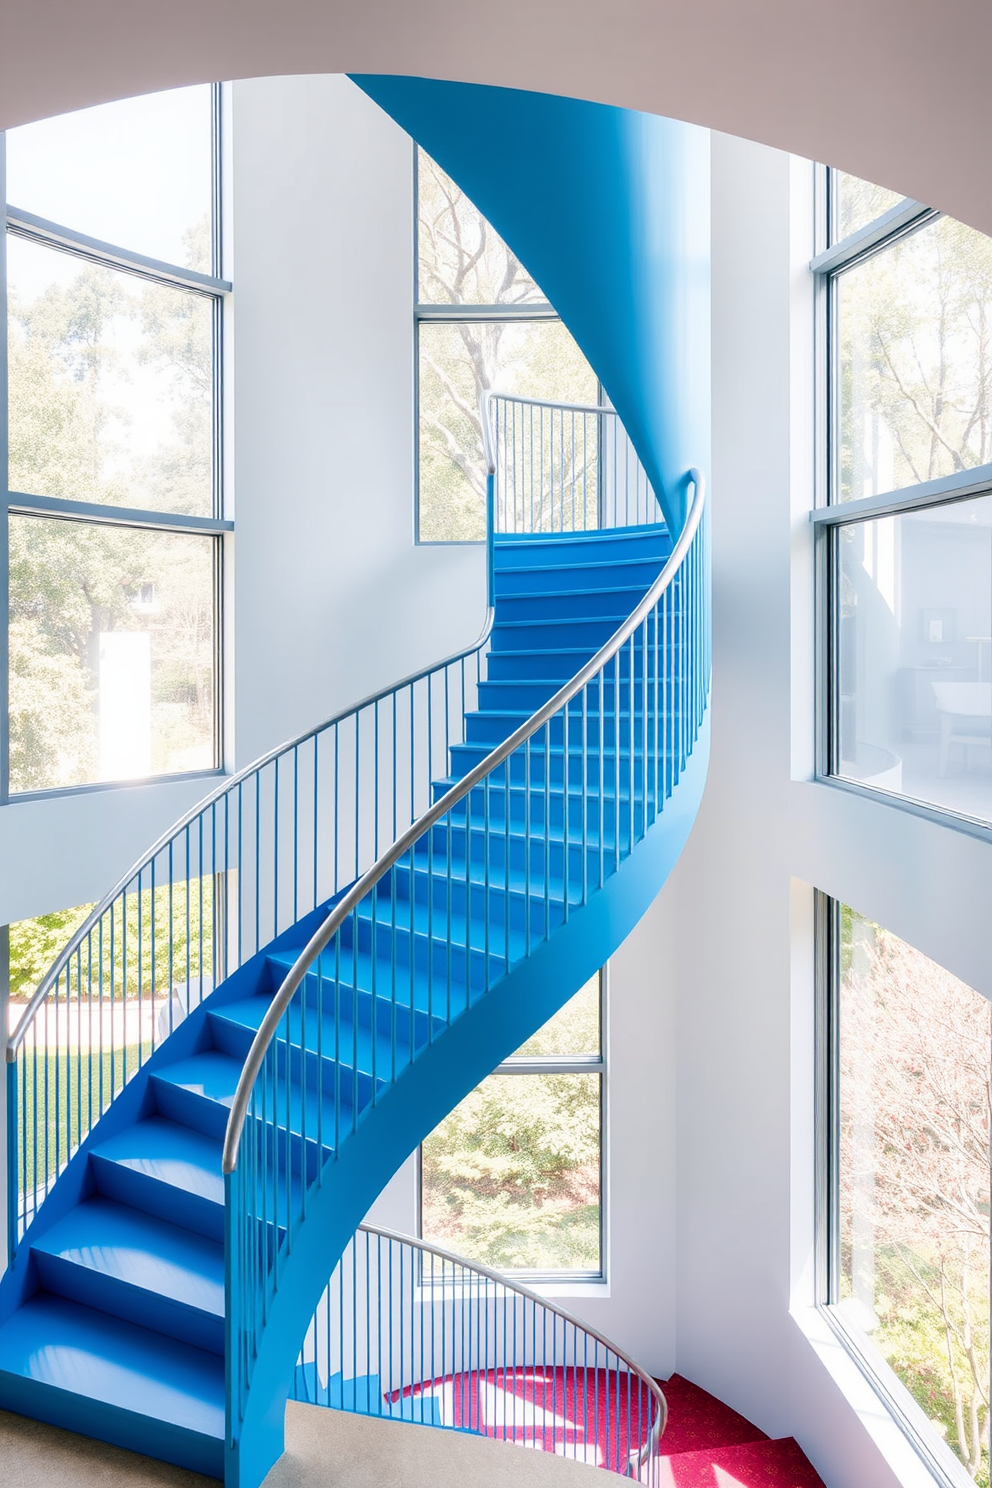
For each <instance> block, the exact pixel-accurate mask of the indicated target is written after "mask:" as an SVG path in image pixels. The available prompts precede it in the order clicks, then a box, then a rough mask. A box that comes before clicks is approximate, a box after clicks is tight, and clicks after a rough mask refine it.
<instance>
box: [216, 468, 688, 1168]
mask: <svg viewBox="0 0 992 1488" xmlns="http://www.w3.org/2000/svg"><path fill="white" fill-rule="evenodd" d="M687 479H688V480H689V481H690V482H691V483H692V485H693V487H694V492H695V494H694V496H693V500H692V505H691V506H690V508H689V512H688V515H687V516H686V520H685V524H684V526H683V528H682V531H681V533H680V534H679V537H678V541H677V542H676V544H675V546H674V548H673V549H672V552H671V556H670V557H669V559H668V561H667V563H666V564H665V566H664V568H663V569H662V570H661V573H660V574H659V575H658V577H657V579H655V581H654V583H653V584H652V585H651V587H650V589H649V590H648V591H647V593H646V594H645V596H644V598H643V599H642V600H641V601H640V603H639V604H638V605H637V606H636V608H635V609H634V610H632V611H631V613H630V615H629V616H628V617H627V619H626V620H625V621H624V622H623V624H622V625H620V626H619V628H618V629H617V630H616V631H615V632H614V634H613V635H612V636H611V638H610V639H609V640H608V641H607V642H606V643H605V644H604V645H603V646H601V647H600V649H599V650H598V651H597V652H596V654H595V656H593V657H592V659H591V660H590V661H587V662H586V664H585V665H584V666H583V667H582V668H581V670H579V671H578V672H576V674H575V676H574V677H572V679H571V680H570V681H569V682H566V683H565V685H564V687H562V688H560V689H559V690H558V692H556V693H555V694H554V696H553V697H551V698H550V699H549V700H548V701H547V702H546V703H544V704H543V705H542V706H541V707H540V708H538V710H537V711H536V712H535V713H533V714H532V715H531V717H530V718H528V719H527V721H526V722H525V723H522V724H521V725H520V727H519V728H518V729H516V730H515V731H514V732H513V733H512V734H510V736H509V738H507V739H504V740H503V742H502V744H498V745H497V746H496V748H495V749H493V750H492V751H491V753H490V754H487V755H486V757H485V759H483V760H480V761H479V763H478V764H477V765H475V766H474V767H473V768H472V769H471V770H469V772H468V774H466V775H465V776H463V777H462V779H461V780H459V781H458V782H457V783H456V784H455V785H453V786H452V787H451V789H450V790H449V791H446V792H445V794H444V795H443V796H442V797H441V798H440V799H439V800H438V801H436V802H435V803H434V805H433V806H431V807H430V808H429V809H428V810H427V811H425V812H424V813H423V815H422V816H420V817H419V818H418V819H417V820H416V821H415V822H414V823H413V825H412V826H410V827H408V828H407V830H406V831H405V832H403V833H402V834H401V835H400V836H399V837H397V839H396V841H395V842H394V843H393V844H392V846H391V847H390V848H389V849H388V850H387V851H386V852H385V853H383V854H382V856H381V857H380V858H379V859H378V860H377V861H376V862H375V863H373V865H372V867H371V868H369V869H368V870H367V872H366V873H364V874H363V875H362V877H361V878H360V879H358V880H357V882H356V883H355V884H353V885H352V887H351V888H350V889H349V890H348V892H347V893H346V894H344V896H343V897H342V898H341V899H340V900H339V901H338V903H337V904H336V905H335V907H334V908H333V909H332V910H331V912H330V914H329V915H328V917H327V919H326V920H325V921H324V923H323V924H322V925H321V926H320V928H319V929H318V930H317V931H316V932H315V933H314V934H313V935H312V936H311V938H310V940H309V941H308V942H307V944H306V946H305V947H304V948H303V950H302V951H301V953H300V955H299V956H298V958H297V960H296V962H295V963H294V965H293V968H292V970H291V971H290V972H289V973H288V975H287V976H286V978H285V980H284V982H283V983H282V986H281V987H280V988H279V991H278V992H277V993H276V995H275V997H273V999H272V1002H271V1004H270V1005H269V1008H268V1011H267V1012H266V1014H265V1017H264V1018H263V1019H262V1022H261V1024H260V1025H259V1029H258V1033H257V1034H256V1035H255V1038H254V1040H253V1042H252V1046H251V1049H250V1050H249V1052H248V1057H247V1059H246V1060H245V1063H244V1068H243V1069H242V1072H241V1078H240V1080H239V1081H238V1088H237V1090H236V1092H235V1096H234V1101H233V1103H232V1105H231V1114H230V1116H229V1117H228V1122H227V1130H226V1132H225V1134H224V1155H223V1171H224V1173H225V1174H230V1173H233V1172H234V1169H235V1167H236V1166H237V1161H238V1149H239V1147H240V1143H241V1134H242V1131H243V1130H244V1124H245V1120H246V1118H247V1115H248V1105H249V1102H250V1100H251V1093H252V1089H253V1087H254V1084H255V1080H256V1078H257V1076H258V1074H259V1071H260V1070H261V1068H262V1063H263V1061H264V1059H265V1055H266V1053H267V1051H268V1048H269V1045H270V1044H271V1043H272V1040H273V1038H274V1037H275V1033H276V1030H277V1028H278V1027H279V1024H280V1023H281V1021H282V1018H283V1015H284V1013H285V1012H286V1009H287V1008H288V1007H289V1004H290V1002H291V1001H292V999H293V996H294V994H295V992H296V990H297V988H298V987H299V985H300V983H301V982H302V981H303V978H304V977H305V976H306V974H307V971H308V969H309V967H310V965H311V963H312V962H313V961H314V960H315V959H316V958H317V957H318V956H319V955H320V953H321V951H323V950H324V948H325V947H326V946H327V945H328V944H329V942H330V941H331V940H332V939H333V937H334V936H335V935H336V933H337V931H338V930H339V929H340V928H341V926H342V925H343V924H344V922H345V920H347V918H348V916H349V915H350V914H351V913H352V911H353V910H354V909H356V908H357V907H358V905H359V904H360V903H361V902H362V900H363V899H364V898H365V897H366V895H367V894H368V892H369V890H370V889H372V888H374V886H375V885H376V884H377V883H378V882H379V880H380V879H382V878H384V877H385V875H386V874H387V873H388V872H389V871H390V869H391V868H393V867H395V865H396V864H397V863H398V862H399V861H400V859H401V858H402V857H403V856H404V855H405V854H406V853H407V852H408V851H409V850H410V848H412V847H413V846H414V844H415V843H416V842H417V841H419V840H420V838H422V837H423V836H424V834H425V833H426V832H429V831H430V829H431V828H432V827H433V826H434V825H435V824H436V823H437V822H439V821H440V820H441V819H442V817H444V816H446V815H447V813H448V812H449V811H450V810H451V808H452V807H453V806H456V805H457V804H458V802H459V801H461V800H463V799H464V798H465V797H466V796H467V795H468V794H469V792H470V791H471V790H472V789H473V788H474V787H475V786H476V785H478V784H479V782H480V781H481V780H483V779H484V778H485V776H487V775H489V774H491V773H492V771H493V770H495V769H496V768H497V766H499V765H501V764H502V763H503V762H504V760H506V759H508V758H509V756H510V755H511V754H513V753H514V751H515V750H517V749H518V748H519V747H520V745H521V744H525V743H526V742H527V740H528V739H530V738H532V737H533V736H534V735H535V734H536V733H537V732H538V731H539V730H540V729H541V728H543V727H544V725H545V724H546V723H547V722H548V721H549V719H551V718H553V717H554V715H555V714H556V713H557V712H558V711H559V710H560V709H561V708H563V707H564V706H565V705H566V704H567V703H568V702H570V701H571V699H572V698H574V697H575V696H576V694H577V693H579V692H581V690H582V689H583V687H585V685H586V683H587V682H589V681H591V680H592V678H593V677H595V676H596V675H597V673H598V672H600V671H601V669H602V668H603V667H604V666H605V665H606V663H607V662H609V661H611V660H612V659H613V657H614V656H616V655H617V653H618V652H619V650H620V648H621V646H622V645H623V644H624V642H625V641H627V640H628V639H629V638H630V637H631V636H632V635H633V634H634V631H635V630H636V629H637V628H638V626H639V625H640V624H641V623H642V622H643V621H644V620H645V619H646V617H647V616H648V615H649V614H650V613H651V611H652V610H653V609H654V608H655V606H656V605H657V603H658V600H659V599H660V597H661V595H662V594H664V592H665V591H666V589H668V588H669V587H670V585H671V584H672V581H673V580H674V578H675V575H676V573H677V572H678V570H679V567H680V565H681V563H682V559H683V558H684V557H685V555H686V553H687V552H688V551H689V546H690V544H691V542H692V539H693V538H694V536H695V534H696V529H697V527H698V526H699V523H700V520H701V518H702V513H703V505H704V502H705V499H706V488H705V483H704V481H703V476H702V474H701V472H700V471H699V470H698V469H697V468H696V467H695V466H693V467H692V469H690V470H689V471H688V473H687Z"/></svg>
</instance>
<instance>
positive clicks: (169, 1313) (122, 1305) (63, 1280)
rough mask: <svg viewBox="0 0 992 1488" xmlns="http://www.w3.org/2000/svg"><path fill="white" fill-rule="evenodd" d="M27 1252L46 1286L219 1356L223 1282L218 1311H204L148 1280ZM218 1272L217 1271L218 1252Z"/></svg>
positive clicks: (36, 1251)
mask: <svg viewBox="0 0 992 1488" xmlns="http://www.w3.org/2000/svg"><path fill="white" fill-rule="evenodd" d="M33 1255H34V1260H35V1265H36V1267H37V1272H38V1279H39V1280H40V1282H41V1284H42V1286H43V1287H44V1288H45V1290H46V1291H48V1292H53V1293H55V1294H56V1295H58V1296H62V1297H68V1298H70V1299H71V1300H72V1301H75V1302H81V1303H83V1304H85V1305H86V1306H88V1307H94V1308H97V1309H98V1310H99V1311H100V1312H105V1313H108V1314H109V1315H110V1316H111V1317H119V1318H123V1319H124V1320H125V1321H127V1322H132V1323H138V1324H140V1325H141V1327H143V1328H149V1329H151V1330H152V1331H153V1332H155V1333H162V1334H165V1335H166V1336H167V1337H169V1338H178V1339H180V1340H181V1341H182V1342H183V1343H189V1344H192V1345H193V1346H194V1347H195V1348H200V1349H205V1350H207V1352H208V1353H212V1354H219V1355H221V1356H223V1353H224V1314H223V1285H222V1286H221V1298H220V1304H221V1310H220V1311H219V1312H218V1311H207V1310H205V1309H203V1308H197V1307H193V1306H191V1305H190V1304H188V1303H182V1302H178V1301H175V1300H173V1299H170V1298H168V1297H164V1296H162V1295H161V1294H160V1293H159V1292H157V1291H155V1290H154V1287H153V1286H151V1285H150V1286H148V1287H139V1286H134V1285H132V1284H129V1283H128V1282H125V1281H122V1280H121V1279H120V1278H118V1277H115V1276H111V1275H108V1274H107V1272H105V1271H102V1270H100V1268H99V1266H98V1265H97V1266H84V1265H80V1264H78V1263H73V1262H71V1261H67V1260H65V1259H63V1258H61V1257H59V1256H53V1255H49V1254H47V1253H46V1252H45V1251H44V1250H39V1249H37V1248H33ZM221 1272H222V1274H223V1251H221Z"/></svg>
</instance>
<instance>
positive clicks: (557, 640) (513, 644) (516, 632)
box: [490, 610, 653, 655]
mask: <svg viewBox="0 0 992 1488" xmlns="http://www.w3.org/2000/svg"><path fill="white" fill-rule="evenodd" d="M629 613H630V612H629V610H628V611H618V612H617V613H616V614H615V615H612V616H609V617H604V618H603V619H600V620H497V621H496V623H495V624H494V626H493V629H492V635H491V637H490V645H491V648H492V649H491V652H490V655H492V654H493V653H495V652H497V651H529V650H531V649H532V648H543V647H547V648H550V649H552V650H557V649H558V648H560V647H564V646H579V647H584V648H585V649H587V650H588V651H589V654H590V655H592V653H593V652H594V651H598V650H599V648H600V646H605V645H606V643H607V641H609V640H612V638H613V636H614V635H615V634H616V633H617V631H618V630H619V629H620V626H621V625H622V624H623V622H624V621H625V620H626V618H627V615H628V614H629ZM652 645H653V637H652Z"/></svg>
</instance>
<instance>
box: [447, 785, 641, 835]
mask: <svg viewBox="0 0 992 1488" xmlns="http://www.w3.org/2000/svg"><path fill="white" fill-rule="evenodd" d="M565 800H566V798H565V797H564V796H563V795H562V794H561V793H560V792H551V793H550V795H548V796H545V793H544V791H543V790H531V791H530V793H529V794H526V793H525V792H524V791H523V790H517V789H514V790H511V792H510V809H509V822H507V811H506V793H505V791H503V790H500V789H498V788H494V789H493V790H491V791H490V792H489V798H488V803H487V804H486V803H483V802H481V801H476V800H474V799H473V800H471V801H470V804H469V813H470V815H469V817H468V821H469V823H470V824H472V825H475V824H478V825H482V824H483V823H485V822H486V821H487V820H488V822H489V825H490V828H491V830H492V831H493V833H494V834H496V835H498V834H499V833H500V832H501V831H502V830H504V829H505V828H506V827H507V826H509V829H510V831H521V830H522V829H523V827H524V824H525V821H526V823H527V826H528V828H529V830H530V831H531V832H544V831H545V830H548V831H551V832H557V833H559V834H560V833H561V832H562V831H563V829H564V822H565ZM567 800H568V830H569V833H570V834H574V835H575V837H576V838H577V839H580V840H581V837H582V834H583V831H584V833H585V838H586V842H587V845H589V844H591V843H593V842H596V843H599V842H600V841H601V840H602V843H603V844H604V845H605V846H606V847H607V849H608V850H609V849H611V848H612V845H613V843H614V842H615V840H616V837H617V832H618V830H619V836H620V842H621V844H622V843H625V842H626V841H627V837H628V834H629V830H630V822H631V804H630V802H629V801H628V800H625V799H624V798H623V797H621V798H620V800H619V802H618V801H616V800H615V799H612V800H605V801H603V802H600V801H599V800H597V799H596V797H594V796H591V795H590V796H589V797H588V798H587V799H586V800H585V801H584V802H583V799H582V796H581V795H579V794H576V793H574V792H572V793H570V794H569V796H568V798H567ZM653 810H654V805H653V802H652V801H651V800H650V799H649V801H648V815H649V818H650V817H651V815H652V813H653ZM643 812H644V803H643V802H640V801H638V802H635V803H634V819H635V820H636V821H637V822H638V823H639V822H640V820H641V818H642V815H643ZM451 815H452V818H453V824H454V825H455V826H458V825H459V824H462V825H463V824H464V823H465V821H466V811H465V806H464V804H463V805H461V806H456V807H454V808H453V809H452V812H451ZM601 818H602V821H601Z"/></svg>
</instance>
